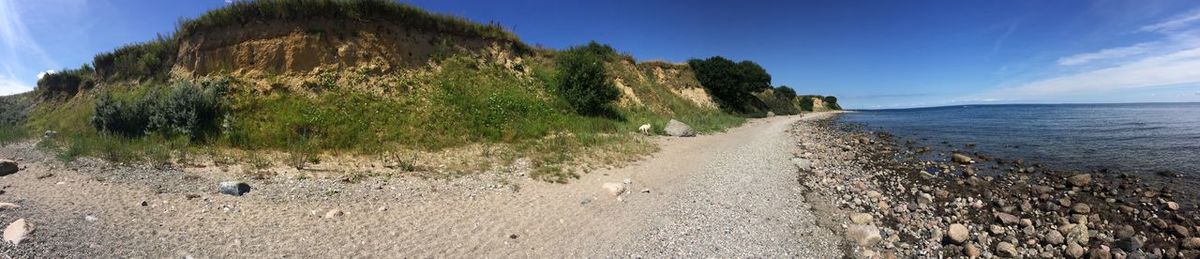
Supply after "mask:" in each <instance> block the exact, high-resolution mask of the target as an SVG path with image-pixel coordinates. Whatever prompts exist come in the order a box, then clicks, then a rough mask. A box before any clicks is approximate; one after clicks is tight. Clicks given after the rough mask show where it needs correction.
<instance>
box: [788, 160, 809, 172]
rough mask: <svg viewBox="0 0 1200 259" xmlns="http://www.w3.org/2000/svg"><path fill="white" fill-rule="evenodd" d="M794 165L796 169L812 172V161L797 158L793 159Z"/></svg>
mask: <svg viewBox="0 0 1200 259" xmlns="http://www.w3.org/2000/svg"><path fill="white" fill-rule="evenodd" d="M792 164H795V165H796V168H799V169H800V170H804V171H808V170H812V161H809V160H808V159H804V158H799V157H795V158H792Z"/></svg>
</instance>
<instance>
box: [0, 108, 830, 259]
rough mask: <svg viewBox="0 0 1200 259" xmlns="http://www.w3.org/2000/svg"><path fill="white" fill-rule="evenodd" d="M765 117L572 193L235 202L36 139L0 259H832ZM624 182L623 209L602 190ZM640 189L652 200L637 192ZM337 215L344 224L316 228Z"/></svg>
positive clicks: (391, 189)
mask: <svg viewBox="0 0 1200 259" xmlns="http://www.w3.org/2000/svg"><path fill="white" fill-rule="evenodd" d="M816 116H823V115H820V114H817V115H808V116H805V117H804V118H801V117H799V116H791V117H773V118H767V119H759V120H753V121H751V122H748V123H747V125H745V126H742V127H739V128H737V129H733V130H730V131H729V132H727V133H722V134H717V135H709V136H700V137H695V138H661V139H659V141H660V144H661V146H662V150H661V151H660V152H658V153H655V154H654V155H653V156H652V157H650V158H647V159H645V160H643V161H641V162H637V163H635V164H633V165H631V166H628V167H624V168H620V169H613V170H600V171H595V172H592V173H590V174H587V175H584V176H583V178H582V179H578V180H575V181H573V182H572V183H570V184H550V183H543V182H538V181H534V180H528V179H524V178H517V177H514V176H505V175H473V176H466V177H459V178H454V179H444V180H427V179H418V178H415V177H400V178H391V179H382V178H372V179H368V180H366V181H363V182H359V183H343V182H338V181H335V180H330V179H304V180H298V179H286V178H280V177H276V178H272V179H266V180H256V181H249V183H250V184H252V185H253V186H254V188H255V189H254V190H253V191H252V192H250V193H248V194H247V195H245V196H242V197H233V196H227V195H220V194H216V193H215V192H214V189H215V185H216V182H217V181H219V180H221V179H215V178H219V177H214V176H209V175H203V174H197V173H195V172H193V171H189V170H174V169H154V168H127V167H113V166H108V165H106V164H105V163H102V162H98V161H93V160H85V161H81V162H77V163H75V164H74V165H72V166H70V167H66V168H64V167H63V165H62V163H61V162H57V161H55V160H53V158H49V157H48V156H47V155H44V154H40V152H36V149H34V148H32V147H31V144H18V145H14V146H9V147H4V148H0V157H4V158H10V157H11V158H17V159H21V160H22V161H21V163H22V166H28V168H26V169H25V170H23V171H21V172H19V173H17V174H15V175H10V176H6V177H3V178H0V187H2V188H3V189H0V190H2V191H3V193H2V194H0V202H12V203H16V204H18V205H20V206H21V207H20V208H17V209H10V210H2V211H0V222H3V223H4V224H7V223H8V222H12V221H14V220H16V219H18V218H25V219H26V220H27V221H29V222H30V224H31V225H32V226H33V227H34V229H35V231H34V233H32V234H31V236H30V240H27V241H26V242H24V243H21V244H20V245H18V246H12V245H9V244H7V243H4V244H0V251H3V253H2V254H4V255H7V256H9V257H17V258H22V257H133V256H142V257H176V256H179V257H185V256H193V257H198V258H207V257H264V256H265V257H281V256H288V257H318V256H329V255H333V256H335V257H397V256H401V255H403V256H407V257H427V256H488V257H629V256H633V257H699V256H703V257H765V256H771V257H781V256H794V257H812V258H832V257H839V256H840V250H838V248H837V246H838V245H839V242H840V238H839V237H837V236H835V235H834V234H832V233H831V232H830V231H829V230H827V229H823V228H820V227H818V226H816V224H814V218H813V215H812V214H811V213H810V212H809V209H808V205H807V204H806V203H805V201H804V197H803V195H802V192H801V190H800V186H799V185H798V184H797V182H796V181H797V176H796V168H795V167H794V166H792V165H791V164H790V162H789V159H790V158H791V157H792V156H791V154H792V151H793V149H794V148H795V145H794V143H793V141H792V140H791V138H790V137H789V135H788V134H787V133H786V131H787V129H788V128H789V127H790V125H791V124H792V123H793V122H795V121H797V120H801V119H811V118H812V117H816ZM625 179H629V180H631V182H632V183H631V184H628V190H629V192H627V193H626V194H624V195H622V196H620V199H618V198H617V197H613V196H611V195H609V194H608V193H606V192H605V191H604V189H602V188H601V187H600V186H601V185H602V184H604V183H606V182H617V183H620V182H622V181H623V180H625ZM643 190H648V191H649V192H642V191H643ZM332 209H338V210H341V211H344V215H341V216H337V217H333V218H325V217H324V215H325V214H326V212H327V211H329V210H332Z"/></svg>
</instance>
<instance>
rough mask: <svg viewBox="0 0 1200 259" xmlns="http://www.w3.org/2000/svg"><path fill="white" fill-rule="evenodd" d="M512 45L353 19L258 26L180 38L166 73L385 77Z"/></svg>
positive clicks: (183, 74)
mask: <svg viewBox="0 0 1200 259" xmlns="http://www.w3.org/2000/svg"><path fill="white" fill-rule="evenodd" d="M513 44H514V43H512V42H500V41H499V40H493V39H482V38H474V37H464V36H458V35H449V34H445V33H432V32H426V31H420V30H415V29H409V28H405V27H403V26H396V25H394V24H384V23H371V22H360V21H353V20H338V21H306V22H295V21H287V22H262V23H253V24H247V25H244V26H239V27H236V28H224V29H212V30H207V31H204V32H198V33H195V34H193V35H189V36H184V37H182V38H181V39H180V41H179V53H178V59H177V61H176V63H175V67H174V68H173V69H172V72H173V73H174V74H176V75H181V76H191V77H196V76H207V75H213V74H228V75H233V76H250V77H256V76H276V75H315V74H316V73H319V70H321V69H327V70H343V71H348V70H351V69H357V68H365V69H368V70H372V71H373V72H381V73H388V72H393V71H396V70H398V69H404V68H414V67H419V66H421V65H424V64H426V63H427V62H428V61H429V60H431V59H432V58H435V57H437V56H439V55H448V54H450V53H457V52H460V51H480V50H483V49H485V48H487V47H488V46H491V45H501V46H512V45H513Z"/></svg>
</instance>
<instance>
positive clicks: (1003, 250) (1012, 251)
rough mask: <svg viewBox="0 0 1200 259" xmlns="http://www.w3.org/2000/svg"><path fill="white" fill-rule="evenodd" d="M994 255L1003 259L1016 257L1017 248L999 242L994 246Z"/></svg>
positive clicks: (1010, 244)
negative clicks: (1004, 258) (1003, 258)
mask: <svg viewBox="0 0 1200 259" xmlns="http://www.w3.org/2000/svg"><path fill="white" fill-rule="evenodd" d="M996 255H999V256H1003V257H1017V247H1016V246H1014V245H1013V244H1012V243H1009V242H1000V243H999V244H996Z"/></svg>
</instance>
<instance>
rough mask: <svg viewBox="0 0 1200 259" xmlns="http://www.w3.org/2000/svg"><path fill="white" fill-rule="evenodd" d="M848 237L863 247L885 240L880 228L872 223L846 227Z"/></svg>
mask: <svg viewBox="0 0 1200 259" xmlns="http://www.w3.org/2000/svg"><path fill="white" fill-rule="evenodd" d="M846 239H847V240H850V241H852V242H854V243H855V244H858V246H862V247H871V246H874V245H875V244H878V243H879V241H880V240H883V236H881V235H880V234H879V228H877V227H875V226H872V225H861V224H853V225H850V226H849V227H847V228H846Z"/></svg>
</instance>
